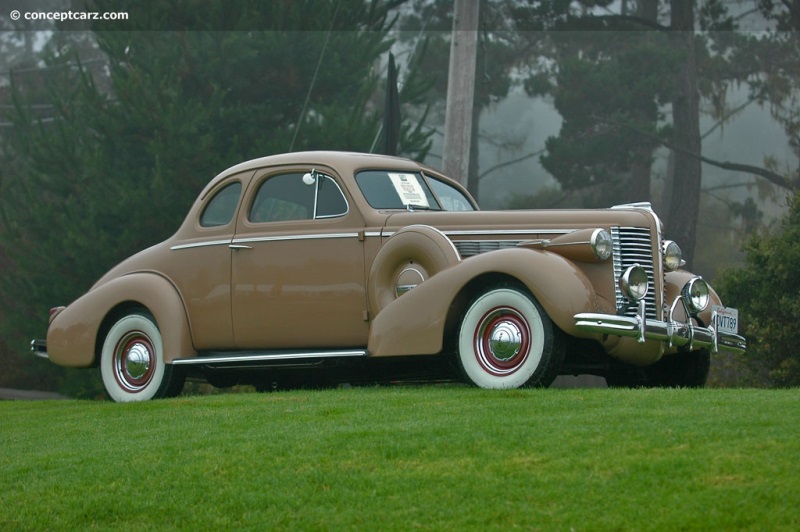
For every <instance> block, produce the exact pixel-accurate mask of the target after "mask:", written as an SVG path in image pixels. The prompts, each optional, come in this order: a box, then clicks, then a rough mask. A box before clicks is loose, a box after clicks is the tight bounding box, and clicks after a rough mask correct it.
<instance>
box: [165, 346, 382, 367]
mask: <svg viewBox="0 0 800 532" xmlns="http://www.w3.org/2000/svg"><path fill="white" fill-rule="evenodd" d="M365 356H367V351H366V349H348V350H340V351H238V352H233V353H226V352H214V351H210V352H207V353H204V354H203V355H202V356H197V357H194V358H176V359H175V360H173V361H172V363H173V364H174V365H176V366H191V365H210V366H227V365H228V364H242V363H257V362H278V361H284V360H304V359H315V358H344V357H365Z"/></svg>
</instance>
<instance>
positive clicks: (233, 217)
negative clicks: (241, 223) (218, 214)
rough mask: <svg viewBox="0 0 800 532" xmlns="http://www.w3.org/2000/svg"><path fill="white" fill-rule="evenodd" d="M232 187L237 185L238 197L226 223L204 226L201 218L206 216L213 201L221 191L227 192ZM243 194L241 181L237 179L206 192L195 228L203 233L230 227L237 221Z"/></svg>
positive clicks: (243, 189) (243, 188)
mask: <svg viewBox="0 0 800 532" xmlns="http://www.w3.org/2000/svg"><path fill="white" fill-rule="evenodd" d="M234 185H239V194H238V197H237V199H236V204H235V206H234V208H233V211H232V212H231V216H230V218H229V219H228V221H227V222H225V223H221V224H211V225H208V224H204V223H203V217H204V216H205V215H206V213H207V212H208V209H209V208H210V207H211V205H212V204H213V203H214V201H215V200H216V199H217V198H218V197H219V196H220V194H222V192H223V191H225V190H227V189H228V188H230V187H232V186H234ZM244 193H245V186H244V182H243V181H242V180H241V179H238V178H237V179H232V180H229V181H225V182H223V183H220V184H219V185H218V186H217V187H215V188H214V189H212V190H210V191H209V192H208V194H206V195H205V198H204V200H203V206H202V208H201V209H200V211H199V213H198V215H197V221H196V222H197V227H199V228H200V229H201V230H203V231H213V230H217V229H220V228H224V227H227V226H229V225H231V224H232V223H235V221H236V219H237V213H238V212H239V206H240V205H241V203H242V198H243V197H244Z"/></svg>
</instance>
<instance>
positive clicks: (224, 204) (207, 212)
mask: <svg viewBox="0 0 800 532" xmlns="http://www.w3.org/2000/svg"><path fill="white" fill-rule="evenodd" d="M241 193H242V184H241V183H240V182H238V181H237V182H235V183H231V184H230V185H227V186H226V187H224V188H223V189H222V190H220V191H219V192H217V193H216V194H214V197H213V198H211V200H210V201H209V202H208V204H207V205H206V207H205V209H203V214H201V215H200V225H201V226H202V227H219V226H222V225H227V224H229V223H230V221H231V220H232V219H233V215H234V214H236V207H237V205H239V195H240V194H241Z"/></svg>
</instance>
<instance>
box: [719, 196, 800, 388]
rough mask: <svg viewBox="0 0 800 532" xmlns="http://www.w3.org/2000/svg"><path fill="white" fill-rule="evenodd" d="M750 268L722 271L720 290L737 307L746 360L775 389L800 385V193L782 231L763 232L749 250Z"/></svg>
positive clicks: (746, 247)
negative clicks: (763, 373) (764, 374)
mask: <svg viewBox="0 0 800 532" xmlns="http://www.w3.org/2000/svg"><path fill="white" fill-rule="evenodd" d="M744 252H745V254H746V255H745V266H744V267H742V268H736V269H730V270H726V271H724V272H723V274H722V275H721V276H720V278H718V279H717V282H716V286H717V289H718V290H719V292H720V294H721V295H722V297H723V298H724V300H725V301H732V302H735V304H736V306H737V307H738V310H739V317H740V319H741V323H742V325H741V326H740V331H741V332H742V333H743V334H744V335H745V336H746V337H747V339H748V345H747V353H746V356H747V358H748V360H750V362H752V363H753V364H754V365H757V366H762V367H764V368H765V369H766V370H767V371H768V373H769V376H770V378H771V380H772V383H773V384H774V385H776V386H798V385H800V352H799V351H798V348H797V346H798V345H800V329H798V328H797V323H798V320H800V298H798V297H797V279H798V276H800V193H795V194H794V196H793V197H792V198H791V199H790V200H789V212H788V213H787V215H786V217H785V218H784V219H783V221H782V223H781V225H780V228H779V230H777V231H774V232H772V233H767V232H766V231H764V232H760V233H758V234H756V235H755V236H753V237H752V239H751V240H750V241H749V242H748V243H747V244H746V245H745V246H744Z"/></svg>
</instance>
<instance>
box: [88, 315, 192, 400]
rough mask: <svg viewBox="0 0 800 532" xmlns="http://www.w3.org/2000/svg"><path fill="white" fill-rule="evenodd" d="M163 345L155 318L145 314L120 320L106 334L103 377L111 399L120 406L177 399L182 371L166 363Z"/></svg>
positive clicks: (101, 364) (181, 382)
mask: <svg viewBox="0 0 800 532" xmlns="http://www.w3.org/2000/svg"><path fill="white" fill-rule="evenodd" d="M163 349H164V346H163V342H162V340H161V332H160V331H159V330H158V326H157V325H156V322H155V319H154V318H153V317H152V316H151V315H150V314H149V313H147V312H145V311H139V312H136V313H133V314H129V315H127V316H125V317H123V318H121V319H120V320H119V321H117V322H116V323H115V324H114V325H113V326H112V327H111V329H110V330H109V331H108V334H107V335H106V338H105V341H104V342H103V350H102V352H101V355H100V374H101V376H102V378H103V386H105V389H106V392H107V393H108V395H109V397H111V399H113V400H114V401H117V402H120V403H127V402H132V401H147V400H149V399H155V398H160V397H169V396H174V395H177V394H178V393H180V391H181V389H182V387H183V380H184V379H183V376H182V372H180V371H177V370H175V368H174V367H173V366H172V365H171V364H165V363H164V351H163Z"/></svg>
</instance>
